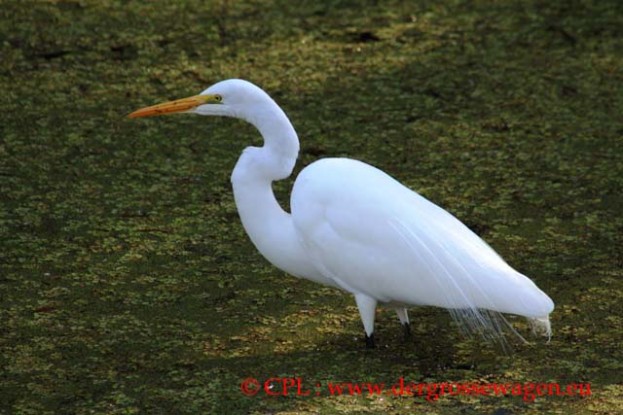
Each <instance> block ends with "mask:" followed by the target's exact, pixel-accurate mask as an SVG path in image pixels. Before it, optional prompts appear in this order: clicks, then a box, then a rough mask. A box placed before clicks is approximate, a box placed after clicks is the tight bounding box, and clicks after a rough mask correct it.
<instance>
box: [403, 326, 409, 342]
mask: <svg viewBox="0 0 623 415" xmlns="http://www.w3.org/2000/svg"><path fill="white" fill-rule="evenodd" d="M402 330H403V332H404V337H405V340H407V339H410V338H411V324H409V323H404V324H403V325H402Z"/></svg>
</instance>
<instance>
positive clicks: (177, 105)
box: [128, 95, 221, 118]
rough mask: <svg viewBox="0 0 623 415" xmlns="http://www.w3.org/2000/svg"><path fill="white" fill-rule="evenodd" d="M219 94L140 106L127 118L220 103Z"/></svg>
mask: <svg viewBox="0 0 623 415" xmlns="http://www.w3.org/2000/svg"><path fill="white" fill-rule="evenodd" d="M220 103H221V96H220V95H195V96H194V97H188V98H181V99H176V100H175V101H169V102H164V103H162V104H157V105H152V106H151V107H145V108H141V109H139V110H136V111H134V112H133V113H131V114H130V115H128V118H139V117H155V116H157V115H165V114H174V113H176V112H186V111H189V110H191V109H193V108H196V107H198V106H199V105H203V104H220Z"/></svg>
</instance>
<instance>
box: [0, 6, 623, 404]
mask: <svg viewBox="0 0 623 415" xmlns="http://www.w3.org/2000/svg"><path fill="white" fill-rule="evenodd" d="M0 57H1V58H0V87H1V90H2V93H1V94H0V201H1V210H0V413H2V414H37V415H39V414H139V413H148V414H208V413H214V414H238V413H240V414H243V413H249V414H280V415H283V414H288V413H299V414H317V413H322V414H344V413H355V414H367V413H384V414H405V413H423V414H424V413H425V414H495V415H509V414H518V413H529V414H543V413H560V414H571V413H574V414H575V413H578V414H579V413H590V414H614V413H621V412H622V411H623V375H622V373H623V352H622V350H621V344H622V343H623V336H622V332H623V329H622V327H623V324H622V323H623V319H622V314H623V313H622V309H623V306H622V299H621V296H622V294H623V282H622V280H621V278H622V277H623V275H622V274H623V272H622V268H623V255H622V245H623V218H622V217H621V206H623V196H622V187H623V186H622V185H623V156H622V154H623V153H622V151H623V139H622V136H623V116H622V114H623V82H622V81H623V69H622V68H623V3H621V2H620V1H618V0H601V1H597V0H595V1H590V0H584V1H580V0H571V1H545V0H540V1H536V0H533V1H518V0H517V1H512V0H508V1H504V0H498V1H458V0H457V1H413V2H411V1H387V2H385V1H361V2H357V1H346V0H344V1H339V0H335V1H327V2H312V1H303V2H299V3H296V2H291V1H285V0H283V1H274V2H270V1H262V0H256V1H249V2H242V1H225V0H223V1H199V0H190V1H164V0H160V1H132V0H127V1H104V0H102V1H87V0H82V1H80V0H74V1H70V0H65V1H62V0H58V1H51V0H50V1H43V0H42V1H27V0H26V1H6V0H5V1H0ZM232 77H240V78H245V79H249V80H251V81H252V82H254V83H256V84H258V85H260V86H262V87H263V88H264V89H266V90H267V91H268V92H269V93H270V94H271V95H272V96H273V97H274V98H275V99H276V100H277V102H278V103H280V105H282V107H283V108H284V110H285V111H286V112H287V114H288V115H289V117H290V118H291V120H292V122H293V124H294V126H295V128H296V129H297V131H298V132H299V136H300V138H301V141H302V143H301V144H302V145H301V154H300V157H299V163H298V165H297V170H296V172H298V171H299V170H300V168H302V167H303V166H305V165H307V164H309V163H311V162H312V161H314V160H316V159H318V158H320V157H324V156H348V157H352V158H357V159H361V160H364V161H366V162H369V163H371V164H373V165H375V166H378V167H379V168H381V169H383V170H385V171H387V172H388V173H390V174H392V175H393V176H394V177H396V178H397V179H399V180H400V181H402V182H403V183H405V184H407V185H408V186H410V187H412V188H413V189H416V190H417V191H419V192H420V193H421V194H423V195H425V196H426V197H428V198H429V199H431V200H432V201H434V202H435V203H437V204H439V205H441V206H443V207H444V208H446V209H447V210H449V211H450V212H452V213H453V214H455V215H456V216H458V217H459V218H460V219H461V220H463V221H464V222H465V223H466V224H467V225H468V226H470V227H471V228H472V229H474V230H475V231H476V232H477V233H478V234H479V235H481V236H482V237H483V238H484V239H485V240H486V241H488V242H489V243H490V244H491V245H492V246H493V247H494V248H495V249H496V250H497V251H498V252H500V253H501V254H502V256H504V257H505V258H506V260H507V261H508V262H509V263H510V264H511V265H512V266H514V267H515V268H517V269H518V270H520V271H521V272H523V273H525V274H527V275H529V276H530V277H531V278H533V279H534V280H535V281H536V283H537V284H538V285H539V286H540V287H541V288H542V289H543V290H544V291H546V292H547V293H548V294H549V295H550V296H551V297H552V298H553V299H554V301H555V302H556V309H555V311H554V313H553V314H552V316H551V318H552V325H553V330H554V336H553V338H552V341H551V343H550V344H546V343H545V340H543V339H542V338H535V337H531V335H530V333H529V328H528V327H527V325H526V324H525V322H524V320H523V319H513V318H510V317H509V318H510V321H511V322H512V323H513V324H514V326H515V327H516V328H517V330H519V331H520V332H521V333H522V334H523V335H524V336H526V337H527V338H528V339H529V340H531V344H529V345H522V344H515V345H514V350H513V351H512V352H511V353H504V352H502V351H501V350H499V348H497V347H495V346H494V345H490V344H488V343H486V342H483V341H482V340H480V339H466V338H464V337H462V336H461V335H460V333H459V331H458V330H457V328H456V327H455V325H454V324H453V323H452V320H451V319H450V318H449V317H448V314H447V312H445V311H444V310H439V309H431V308H414V309H412V310H411V320H412V321H413V334H414V336H413V338H412V339H411V340H410V341H404V340H403V339H402V332H401V330H400V327H399V325H398V324H397V320H396V319H395V315H394V314H393V312H392V311H391V310H384V309H381V310H379V312H378V313H377V332H376V336H377V341H378V344H379V347H378V348H377V349H376V350H374V351H367V350H365V349H364V347H363V340H362V329H361V323H360V321H359V316H358V314H357V310H356V307H355V305H354V301H353V300H352V298H351V297H350V296H348V295H345V294H343V293H341V292H338V291H336V290H333V289H329V288H325V287H322V286H319V285H315V284H313V283H310V282H306V281H301V280H296V279H294V278H292V277H289V276H287V275H285V274H284V273H283V272H281V271H279V270H277V269H275V268H273V267H272V266H270V265H269V264H268V263H267V262H266V261H265V260H264V259H263V258H261V257H260V255H259V254H258V253H256V252H255V250H254V248H253V246H252V245H251V243H250V242H249V241H248V239H247V237H246V235H245V234H244V231H243V229H242V226H241V225H240V222H239V220H238V216H237V213H236V208H235V206H234V203H233V199H232V195H231V190H230V184H229V174H230V172H231V170H232V168H233V165H234V163H235V161H236V158H237V155H238V154H239V153H240V152H241V151H242V149H243V148H244V147H245V146H247V145H250V144H252V143H253V144H255V145H259V144H260V143H261V139H260V137H259V136H258V134H257V132H256V131H255V130H254V129H253V128H252V127H250V126H248V125H246V124H244V123H242V122H240V121H236V120H231V119H207V118H200V117H196V116H172V117H164V118H161V119H145V120H128V119H127V118H125V115H126V114H128V113H129V112H131V111H133V110H135V109H137V108H139V107H142V106H145V105H151V104H154V103H157V102H160V101H163V100H168V99H174V98H179V97H184V96H188V95H194V94H196V93H199V92H200V91H202V90H203V89H204V88H206V87H207V86H209V85H210V84H212V83H214V82H216V81H218V80H221V79H226V78H232ZM291 184H292V180H286V181H283V182H280V183H278V184H276V185H275V190H276V192H277V193H278V197H279V199H280V200H281V201H282V203H283V205H284V206H285V207H287V204H288V194H289V191H290V187H291ZM511 342H512V340H511ZM513 343H514V342H513ZM272 376H282V377H292V376H299V377H301V378H303V379H304V382H305V384H306V387H310V388H312V390H314V391H315V384H316V383H320V384H321V385H326V384H327V382H329V381H332V382H349V381H352V382H376V383H382V382H383V383H386V384H388V385H391V384H394V383H396V382H397V381H398V379H399V378H400V377H404V378H405V379H406V380H407V381H409V382H416V383H417V382H482V383H507V382H537V383H542V382H559V383H561V384H562V385H566V384H568V383H578V382H584V383H590V384H591V391H592V396H590V397H585V398H581V397H577V396H576V397H569V396H565V397H555V396H554V397H547V396H544V397H539V398H537V399H536V401H535V402H533V403H530V402H525V401H524V400H523V399H522V397H521V396H518V397H501V396H454V397H448V396H446V397H442V398H440V399H439V401H437V402H432V403H431V402H428V401H427V400H426V399H424V398H420V397H400V398H393V397H389V396H381V397H379V396H363V397H353V396H341V397H337V396H329V395H328V393H326V391H323V392H322V393H321V394H320V396H315V393H313V394H312V396H309V397H297V396H295V395H292V394H291V395H289V396H287V397H269V396H266V394H264V393H260V394H258V395H257V396H254V397H246V396H244V395H243V394H242V393H241V391H240V382H241V381H242V379H244V378H247V377H254V378H258V379H260V380H264V379H266V378H269V377H272Z"/></svg>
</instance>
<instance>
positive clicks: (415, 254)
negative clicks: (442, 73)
mask: <svg viewBox="0 0 623 415" xmlns="http://www.w3.org/2000/svg"><path fill="white" fill-rule="evenodd" d="M173 112H190V113H196V114H201V115H222V116H230V117H235V118H241V119H243V120H246V121H248V122H249V123H251V124H253V125H254V126H255V127H256V128H257V129H258V130H259V132H260V134H261V135H262V137H263V138H264V146H262V147H248V148H246V149H245V150H244V152H243V153H242V155H241V156H240V158H239V159H238V162H237V164H236V167H235V168H234V171H233V173H232V176H231V181H232V185H233V189H234V197H235V201H236V206H237V207H238V212H239V214H240V218H241V220H242V224H243V226H244V228H245V230H246V232H247V234H248V235H249V237H250V238H251V240H252V241H253V244H254V245H255V246H256V248H257V249H258V250H259V251H260V253H261V254H262V255H263V256H264V257H265V258H266V259H267V260H268V261H270V262H271V263H272V264H273V265H275V266H276V267H278V268H280V269H282V270H284V271H286V272H288V273H289V274H292V275H294V276H297V277H301V278H306V279H309V280H312V281H315V282H318V283H321V284H325V285H330V286H335V287H339V288H341V289H343V290H345V291H347V292H350V293H352V294H353V295H354V296H355V300H356V302H357V307H358V308H359V312H360V315H361V319H362V321H363V325H364V329H365V333H366V341H367V344H368V345H369V346H370V345H373V344H374V342H373V332H374V316H375V309H376V305H377V303H378V302H381V303H386V304H388V305H389V306H390V307H393V308H395V309H396V312H397V313H398V317H399V318H400V321H401V322H402V323H403V324H404V325H405V327H406V328H408V323H409V319H408V316H407V310H406V308H405V307H406V306H408V305H427V306H436V307H443V308H447V309H450V310H451V311H452V312H453V315H455V316H458V317H460V318H465V319H467V321H464V322H466V323H468V324H469V325H470V326H471V327H472V328H474V327H476V328H480V329H484V330H493V331H495V330H497V329H499V328H498V327H497V326H496V324H495V323H492V322H491V320H490V314H489V313H488V312H481V310H489V311H490V312H499V313H511V314H517V315H520V316H524V317H527V318H528V319H529V321H530V322H531V323H532V325H533V328H534V329H536V330H539V331H542V332H544V333H545V334H546V335H547V336H550V335H551V329H550V323H549V314H550V313H551V312H552V310H553V309H554V303H553V301H552V300H551V299H550V298H549V297H548V296H547V295H546V294H545V293H544V292H543V291H541V290H540V289H539V288H538V287H537V286H536V285H535V284H534V283H533V282H532V281H531V280H530V279H528V278H527V277H526V276H524V275H522V274H520V273H519V272H517V271H515V270H514V269H513V268H511V267H510V266H509V265H508V264H507V263H506V262H504V260H503V259H502V258H501V257H500V256H499V255H497V254H496V253H495V251H493V249H491V248H490V247H489V246H488V245H487V244H486V243H485V242H484V241H483V240H482V239H480V238H479V237H478V236H477V235H476V234H474V233H473V232H472V231H471V230H469V229H468V228H467V227H466V226H465V225H463V224H462V223H461V222H460V221H459V220H458V219H456V218H455V217H454V216H452V215H451V214H450V213H448V212H446V211H445V210H443V209H441V208H440V207H438V206H437V205H435V204H433V203H432V202H430V201H428V200H427V199H425V198H424V197H422V196H420V195H419V194H417V193H415V192H414V191H412V190H410V189H409V188H407V187H405V186H403V185H402V184H400V183H399V182H397V181H396V180H394V179H393V178H392V177H390V176H388V175H387V174H385V173H384V172H382V171H381V170H379V169H377V168H375V167H372V166H370V165H368V164H365V163H363V162H360V161H356V160H352V159H347V158H326V159H321V160H318V161H316V162H314V163H312V164H310V165H309V166H307V167H306V168H305V169H303V171H301V173H300V175H299V176H298V178H297V179H296V182H295V183H294V187H293V190H292V198H291V209H292V213H291V214H289V213H287V212H285V211H284V210H283V209H282V208H281V207H280V205H279V203H278V202H277V200H276V199H275V196H274V193H273V190H272V182H273V181H276V180H281V179H284V178H286V177H288V176H289V175H290V174H291V173H292V169H293V168H294V165H295V162H296V158H297V156H298V151H299V141H298V137H297V135H296V132H295V131H294V128H293V127H292V124H291V123H290V121H289V120H288V118H287V116H286V115H285V113H284V112H283V111H282V110H281V108H280V107H279V106H278V105H277V104H276V103H275V102H274V101H273V100H272V99H271V98H270V97H269V96H268V95H267V94H266V93H265V92H264V91H263V90H261V89H260V88H258V87H257V86H255V85H253V84H251V83H249V82H247V81H243V80H235V79H232V80H227V81H222V82H219V83H217V84H215V85H213V86H211V87H210V88H208V89H206V90H205V91H203V92H202V93H201V94H200V95H197V96H194V97H190V98H184V99H181V100H176V101H171V102H167V103H164V104H159V105H155V106H152V107H147V108H143V109H140V110H138V111H135V112H134V113H132V114H130V117H132V118H134V117H145V116H153V115H160V114H167V113H173Z"/></svg>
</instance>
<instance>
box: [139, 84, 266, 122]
mask: <svg viewBox="0 0 623 415" xmlns="http://www.w3.org/2000/svg"><path fill="white" fill-rule="evenodd" d="M273 106H276V104H274V101H273V100H272V99H271V98H270V97H269V96H268V94H266V93H265V92H264V91H262V90H261V89H260V88H259V87H257V86H255V85H254V84H252V83H251V82H248V81H244V80H241V79H228V80H226V81H221V82H218V83H216V84H214V85H212V86H211V87H209V88H208V89H206V90H205V91H203V92H202V93H200V94H199V95H195V96H192V97H188V98H181V99H176V100H174V101H169V102H164V103H162V104H157V105H152V106H150V107H146V108H141V109H139V110H136V111H134V112H133V113H131V114H130V115H128V117H130V118H138V117H153V116H157V115H166V114H175V113H195V114H200V115H220V116H229V117H236V118H242V119H246V120H248V121H252V120H251V118H253V115H254V114H257V113H259V112H261V111H262V109H264V108H267V107H269V108H272V107H273Z"/></svg>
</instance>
